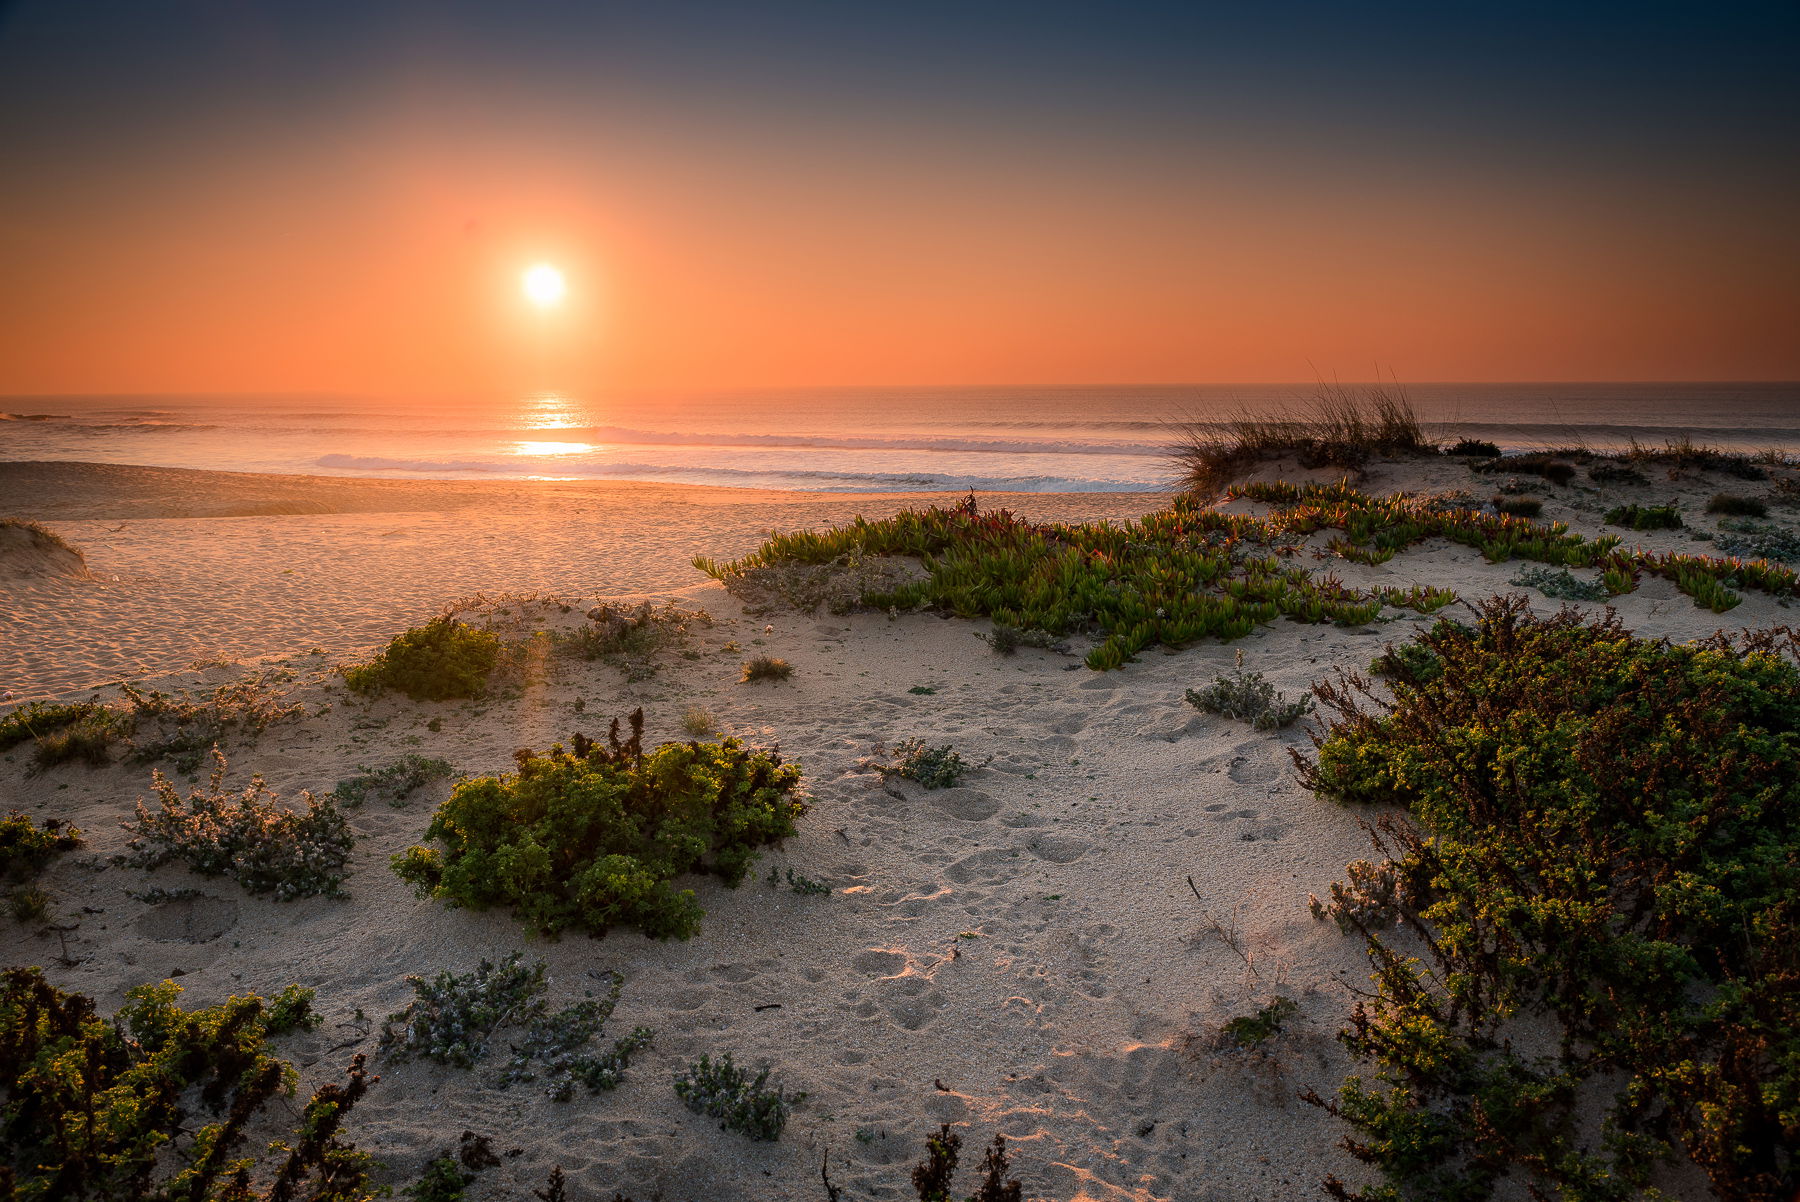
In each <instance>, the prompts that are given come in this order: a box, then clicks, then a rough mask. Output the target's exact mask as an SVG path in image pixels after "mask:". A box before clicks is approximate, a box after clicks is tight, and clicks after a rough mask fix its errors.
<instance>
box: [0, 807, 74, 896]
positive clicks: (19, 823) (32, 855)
mask: <svg viewBox="0 0 1800 1202" xmlns="http://www.w3.org/2000/svg"><path fill="white" fill-rule="evenodd" d="M80 846H81V828H80V827H76V826H70V825H68V824H67V823H64V822H60V821H58V820H57V819H55V818H46V819H45V820H44V822H43V824H42V825H41V826H40V825H38V824H37V823H35V822H33V821H32V820H31V816H30V815H28V814H24V813H21V812H20V811H18V810H14V811H12V812H11V813H9V814H8V815H7V816H6V817H5V818H3V819H0V881H21V880H29V879H30V878H31V877H34V876H36V875H37V874H38V873H39V872H40V871H42V870H43V867H44V865H46V864H48V863H49V862H50V857H52V856H54V855H56V854H57V853H59V852H65V851H73V850H74V849H75V848H77V847H80Z"/></svg>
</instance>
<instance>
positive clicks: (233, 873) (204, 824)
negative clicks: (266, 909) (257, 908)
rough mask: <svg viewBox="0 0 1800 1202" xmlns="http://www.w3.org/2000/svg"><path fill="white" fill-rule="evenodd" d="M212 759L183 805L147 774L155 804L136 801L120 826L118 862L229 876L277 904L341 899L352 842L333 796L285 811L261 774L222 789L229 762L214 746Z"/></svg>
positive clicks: (308, 799)
mask: <svg viewBox="0 0 1800 1202" xmlns="http://www.w3.org/2000/svg"><path fill="white" fill-rule="evenodd" d="M212 761H213V765H212V772H211V774H210V775H209V776H208V778H207V783H206V785H205V787H203V788H196V789H194V790H192V791H191V792H190V793H189V794H188V796H187V797H186V798H185V799H183V798H182V797H181V795H180V793H179V792H178V791H177V790H176V788H175V786H174V784H173V783H172V782H170V780H169V778H168V777H166V776H164V775H163V774H162V773H161V772H160V771H152V772H151V774H150V789H151V792H152V793H154V794H155V795H156V805H155V806H154V807H152V806H147V805H145V804H144V802H143V800H142V799H139V801H138V803H137V816H136V818H135V820H134V821H132V822H129V823H127V824H126V829H127V830H128V831H129V832H130V833H131V842H130V845H129V851H128V852H127V854H126V855H125V856H124V857H123V859H124V862H125V863H126V864H129V865H131V866H132V867H136V868H144V869H154V868H159V867H161V866H162V865H164V864H167V863H170V862H175V863H179V864H182V865H183V866H185V867H186V868H188V869H189V870H190V871H193V872H197V873H199V874H200V875H202V876H228V877H230V878H231V879H232V880H234V881H236V882H237V883H238V884H240V885H242V886H243V887H244V888H245V889H248V890H249V891H250V892H252V893H267V894H271V895H273V897H274V899H275V900H276V901H292V900H293V899H295V898H301V897H318V896H323V897H342V896H344V888H343V881H344V877H345V875H346V873H347V872H348V869H347V867H346V865H347V864H348V863H349V859H350V849H351V847H352V845H353V844H354V842H355V839H354V837H353V836H352V835H351V833H350V824H349V823H348V822H347V821H345V819H344V815H343V813H342V811H340V810H339V809H338V808H337V804H336V803H335V801H334V800H333V798H332V795H330V794H326V795H325V796H323V797H314V796H313V795H312V794H311V793H304V792H303V793H301V795H300V797H301V800H302V801H303V802H304V803H305V808H304V809H303V810H292V809H289V808H288V807H287V806H284V805H282V804H281V803H280V798H279V796H278V795H276V794H275V793H274V792H273V791H272V790H270V789H269V786H268V784H267V783H266V782H265V781H264V780H263V778H262V777H261V776H260V775H258V776H252V777H251V778H250V783H249V784H248V785H246V786H245V787H244V788H243V789H241V790H239V791H237V792H235V793H234V792H230V791H227V790H226V789H225V788H224V787H223V785H224V780H225V773H226V771H227V770H228V768H229V764H228V763H227V761H226V759H225V755H224V753H223V752H221V751H220V750H219V749H218V748H217V747H215V748H213V750H212Z"/></svg>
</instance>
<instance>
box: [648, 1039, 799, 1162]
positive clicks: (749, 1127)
mask: <svg viewBox="0 0 1800 1202" xmlns="http://www.w3.org/2000/svg"><path fill="white" fill-rule="evenodd" d="M770 1072H771V1070H770V1069H769V1068H768V1067H767V1066H766V1065H765V1066H764V1067H762V1068H760V1069H758V1070H757V1072H756V1074H755V1075H754V1076H753V1075H751V1074H750V1073H748V1072H746V1071H745V1070H744V1069H742V1068H740V1067H739V1066H738V1065H737V1064H736V1063H734V1062H733V1060H732V1058H731V1053H730V1052H726V1053H724V1054H723V1055H721V1056H719V1057H717V1058H714V1057H713V1056H711V1055H710V1054H707V1053H702V1054H701V1056H700V1059H698V1060H696V1061H694V1063H692V1064H690V1065H688V1066H687V1068H686V1069H685V1070H684V1071H682V1072H680V1073H677V1074H676V1075H675V1096H676V1097H678V1098H680V1099H681V1103H682V1105H684V1106H686V1107H687V1108H688V1109H689V1110H691V1111H693V1112H694V1113H695V1114H704V1115H708V1116H709V1117H712V1118H716V1119H718V1120H719V1126H720V1127H721V1128H723V1129H724V1130H727V1131H736V1132H737V1133H738V1134H739V1135H747V1136H749V1137H750V1138H751V1139H760V1140H777V1139H780V1138H781V1133H782V1131H783V1130H784V1129H785V1128H786V1127H787V1121H788V1116H789V1115H790V1114H792V1113H793V1109H794V1106H795V1104H796V1103H798V1102H801V1101H803V1100H804V1099H805V1098H806V1093H805V1091H801V1092H799V1093H789V1092H787V1091H786V1090H785V1089H783V1088H782V1087H781V1086H779V1085H771V1084H770V1083H769V1074H770Z"/></svg>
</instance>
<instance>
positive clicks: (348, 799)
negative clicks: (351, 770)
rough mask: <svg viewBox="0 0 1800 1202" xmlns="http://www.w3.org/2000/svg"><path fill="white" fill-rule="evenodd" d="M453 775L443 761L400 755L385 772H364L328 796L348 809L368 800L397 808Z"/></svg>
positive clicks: (342, 781)
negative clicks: (412, 796)
mask: <svg viewBox="0 0 1800 1202" xmlns="http://www.w3.org/2000/svg"><path fill="white" fill-rule="evenodd" d="M455 775H456V769H455V768H453V767H451V766H450V764H449V763H448V762H447V761H445V760H440V759H433V758H430V757H427V756H422V755H403V756H401V757H400V758H399V759H398V760H395V761H394V762H393V763H391V764H389V765H387V766H386V767H385V768H365V769H363V770H362V771H361V772H358V773H357V774H356V775H355V776H352V777H348V778H346V779H344V780H341V781H339V782H338V783H337V788H335V789H333V790H332V791H331V796H332V797H334V798H336V799H337V801H338V802H339V803H341V804H342V805H344V806H346V807H349V808H355V807H357V806H360V805H362V804H364V803H365V802H367V801H369V800H371V799H374V800H380V801H385V802H387V803H388V804H389V805H390V806H400V805H403V804H405V802H406V799H407V798H408V797H409V796H411V795H412V794H413V793H414V792H416V791H417V790H419V789H422V788H424V787H425V786H426V785H428V784H430V783H431V782H432V781H435V780H448V779H450V778H451V777H453V776H455Z"/></svg>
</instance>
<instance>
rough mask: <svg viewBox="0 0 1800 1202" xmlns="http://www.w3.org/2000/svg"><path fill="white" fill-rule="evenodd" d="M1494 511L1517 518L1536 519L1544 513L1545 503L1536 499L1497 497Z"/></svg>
mask: <svg viewBox="0 0 1800 1202" xmlns="http://www.w3.org/2000/svg"><path fill="white" fill-rule="evenodd" d="M1494 509H1495V510H1496V511H1497V512H1499V513H1505V514H1511V515H1512V516H1513V517H1516V518H1534V517H1536V516H1537V515H1538V514H1540V513H1542V512H1544V503H1543V502H1542V501H1540V500H1538V499H1537V498H1536V497H1495V498H1494Z"/></svg>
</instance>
